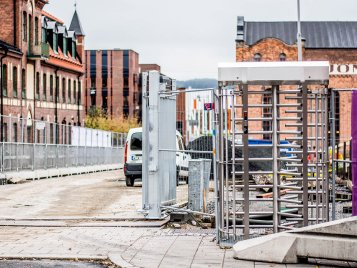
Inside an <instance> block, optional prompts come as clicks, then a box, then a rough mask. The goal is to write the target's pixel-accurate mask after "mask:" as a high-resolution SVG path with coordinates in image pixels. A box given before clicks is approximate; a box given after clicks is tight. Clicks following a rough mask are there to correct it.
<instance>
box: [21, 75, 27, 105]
mask: <svg viewBox="0 0 357 268" xmlns="http://www.w3.org/2000/svg"><path fill="white" fill-rule="evenodd" d="M21 98H22V99H26V71H25V69H22V73H21Z"/></svg>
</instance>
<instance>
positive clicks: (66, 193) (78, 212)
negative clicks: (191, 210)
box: [0, 170, 187, 219]
mask: <svg viewBox="0 0 357 268" xmlns="http://www.w3.org/2000/svg"><path fill="white" fill-rule="evenodd" d="M0 192H1V194H0V218H1V219H48V218H49V219H51V218H81V217H89V218H115V219H117V218H118V219H119V218H120V219H126V218H137V217H142V215H140V214H139V213H138V210H140V209H141V207H142V187H141V182H135V186H134V187H127V186H126V185H125V177H124V174H123V171H122V170H115V171H108V172H100V173H92V174H83V175H77V176H68V177H62V178H53V179H44V180H39V181H31V182H26V183H23V184H12V185H2V186H0ZM177 196H178V199H179V200H180V201H182V200H184V199H186V198H187V185H181V186H179V187H178V190H177Z"/></svg>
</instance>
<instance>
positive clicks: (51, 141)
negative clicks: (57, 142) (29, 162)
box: [50, 123, 54, 144]
mask: <svg viewBox="0 0 357 268" xmlns="http://www.w3.org/2000/svg"><path fill="white" fill-rule="evenodd" d="M53 126H54V125H53V123H50V144H53V140H54V139H53Z"/></svg>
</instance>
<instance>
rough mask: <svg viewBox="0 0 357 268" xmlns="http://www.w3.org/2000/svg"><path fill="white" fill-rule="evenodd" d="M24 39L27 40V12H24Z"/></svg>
mask: <svg viewBox="0 0 357 268" xmlns="http://www.w3.org/2000/svg"><path fill="white" fill-rule="evenodd" d="M22 40H23V41H24V42H27V13H26V12H23V13H22Z"/></svg>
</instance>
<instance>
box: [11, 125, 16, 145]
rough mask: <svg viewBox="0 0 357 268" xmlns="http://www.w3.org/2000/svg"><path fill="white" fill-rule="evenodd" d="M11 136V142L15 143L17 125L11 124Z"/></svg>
mask: <svg viewBox="0 0 357 268" xmlns="http://www.w3.org/2000/svg"><path fill="white" fill-rule="evenodd" d="M12 135H13V136H12V141H13V142H17V123H13V127H12Z"/></svg>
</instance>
